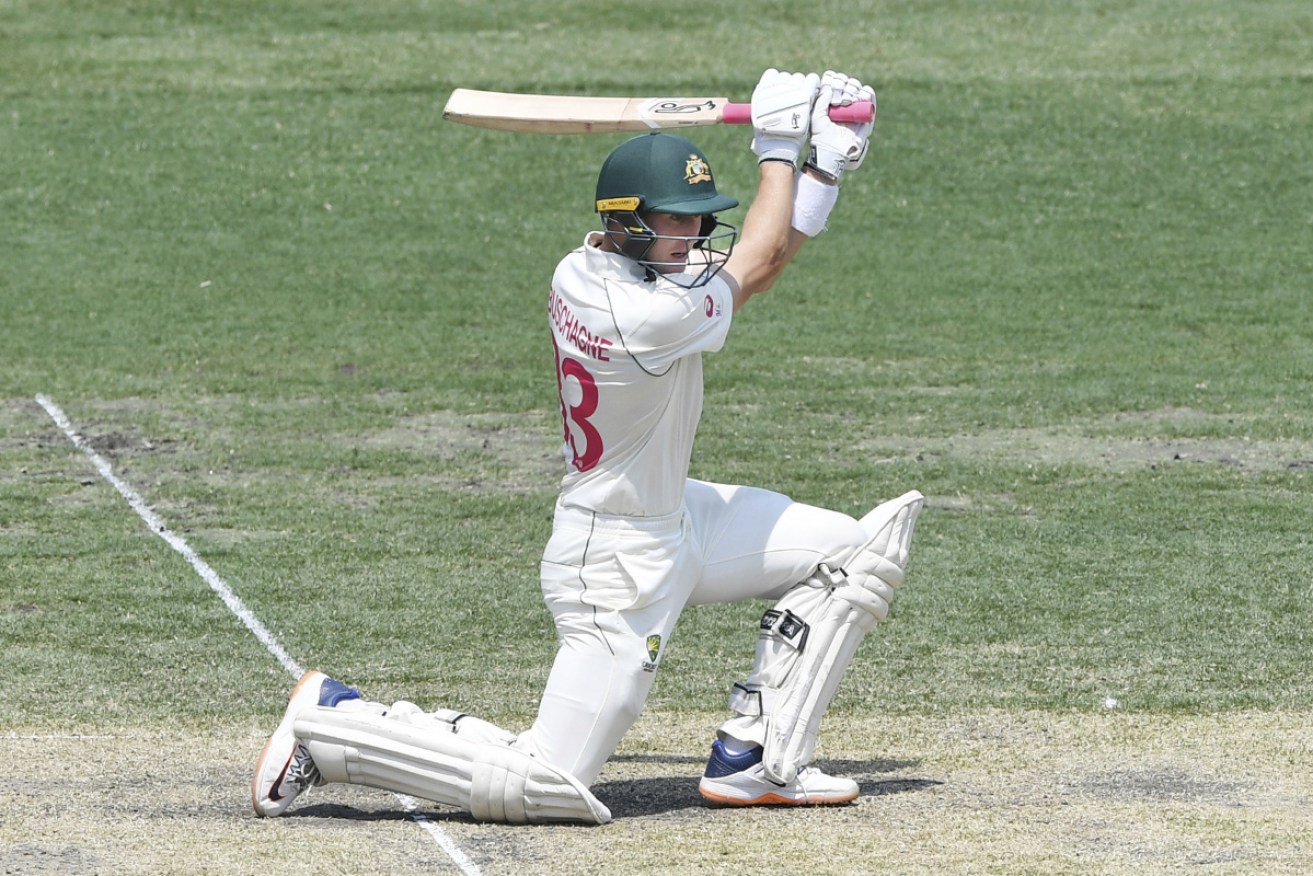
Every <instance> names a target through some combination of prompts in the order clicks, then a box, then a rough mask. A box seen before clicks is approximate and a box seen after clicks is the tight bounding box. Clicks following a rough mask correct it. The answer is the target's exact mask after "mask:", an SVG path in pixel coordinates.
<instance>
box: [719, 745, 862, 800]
mask: <svg viewBox="0 0 1313 876" xmlns="http://www.w3.org/2000/svg"><path fill="white" fill-rule="evenodd" d="M698 792H699V793H701V794H702V796H703V797H706V798H707V799H708V800H710V801H711V802H713V803H720V804H722V805H725V806H825V805H832V804H835V803H851V802H852V801H853V800H856V799H857V793H858V788H857V783H856V782H854V781H853V780H852V779H840V778H835V777H834V776H827V775H826V774H825V773H823V772H821V771H820V770H819V769H817V768H816V767H813V766H805V767H803V768H802V769H800V770H798V775H797V777H795V778H794V780H793V781H792V782H788V783H784V784H782V783H780V782H775V781H772V780H771V779H770V778H768V777H767V775H766V768H765V767H764V766H763V765H762V763H761V746H756V747H754V748H752V749H751V750H749V751H745V752H743V753H742V754H737V755H732V754H730V753H729V752H727V751H725V746H724V745H722V744H721V742H720V740H719V739H717V740H716V741H715V742H713V743H711V759H710V760H708V761H707V770H706V772H705V773H704V774H703V776H702V781H701V782H699V783H698Z"/></svg>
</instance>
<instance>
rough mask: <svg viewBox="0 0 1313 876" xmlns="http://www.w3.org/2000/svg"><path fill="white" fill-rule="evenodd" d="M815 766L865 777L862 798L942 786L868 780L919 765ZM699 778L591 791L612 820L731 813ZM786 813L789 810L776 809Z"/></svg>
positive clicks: (614, 784) (657, 758) (645, 759)
mask: <svg viewBox="0 0 1313 876" xmlns="http://www.w3.org/2000/svg"><path fill="white" fill-rule="evenodd" d="M613 760H617V761H622V762H630V763H652V762H667V763H696V764H699V765H700V764H702V763H704V762H705V760H706V759H705V758H702V757H688V756H683V755H680V756H670V755H627V756H620V757H616V758H613ZM817 766H818V767H820V768H821V769H823V770H824V771H825V772H827V773H830V774H831V775H841V776H854V777H863V776H864V777H867V778H858V779H857V786H858V788H860V789H861V794H862V796H863V797H881V796H887V795H890V794H905V793H909V792H912V791H920V790H923V789H925V788H930V787H934V786H936V785H940V784H942V782H939V781H937V780H933V779H914V778H906V779H894V778H870V776H871V775H872V774H881V773H894V772H901V771H903V770H908V769H914V768H915V767H917V766H919V762H918V761H896V760H871V761H857V760H842V761H840V760H833V761H818V762H817ZM698 778H699V777H698V776H666V777H660V778H642V779H622V780H612V781H605V782H599V783H598V784H597V785H595V786H594V787H593V788H592V791H593V793H594V794H596V795H597V797H598V799H599V800H601V801H602V802H603V803H605V804H606V805H607V807H608V808H609V809H610V810H611V815H612V816H613V817H615V818H641V817H644V816H659V815H669V814H673V813H676V812H681V811H684V810H692V809H721V808H724V809H732V808H733V807H720V806H715V805H714V804H711V803H709V802H708V801H706V800H704V799H703V798H702V795H701V794H699V793H698ZM779 808H780V809H781V811H787V810H789V809H790V808H791V807H779Z"/></svg>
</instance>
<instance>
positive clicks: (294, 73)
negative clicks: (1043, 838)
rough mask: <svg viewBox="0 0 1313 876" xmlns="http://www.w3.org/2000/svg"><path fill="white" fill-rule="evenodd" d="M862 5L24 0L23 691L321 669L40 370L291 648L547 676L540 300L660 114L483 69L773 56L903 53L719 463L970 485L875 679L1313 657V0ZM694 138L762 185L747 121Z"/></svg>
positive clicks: (437, 670)
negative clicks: (558, 131) (225, 586)
mask: <svg viewBox="0 0 1313 876" xmlns="http://www.w3.org/2000/svg"><path fill="white" fill-rule="evenodd" d="M857 6H859V7H860V8H861V9H862V10H863V11H864V13H865V15H864V16H863V18H862V21H861V23H860V26H849V24H848V23H846V22H845V21H844V19H843V14H844V13H845V10H850V9H852V8H853V4H851V3H845V4H839V3H823V4H820V6H819V7H817V6H816V5H815V4H812V5H811V6H809V7H807V8H806V9H804V8H803V7H801V6H798V5H797V4H781V3H762V4H755V5H754V10H755V11H754V13H753V14H752V15H745V14H744V13H743V12H742V11H741V10H739V9H738V8H737V7H734V8H731V7H729V6H727V5H724V4H713V5H712V6H711V7H708V6H706V5H705V4H691V3H682V2H681V3H673V4H663V5H662V6H661V8H660V11H652V12H649V13H646V14H644V15H643V16H636V15H634V14H633V12H632V10H630V9H629V8H628V7H621V6H616V5H614V4H602V3H592V2H572V3H566V4H554V5H553V11H552V12H551V13H550V14H549V13H548V12H546V11H543V8H542V7H540V6H539V5H536V4H531V3H520V2H517V3H509V2H508V3H492V4H488V3H438V2H428V3H426V2H420V0H415V2H400V0H396V2H387V3H371V4H355V3H324V2H315V3H309V2H305V3H294V2H282V3H275V4H264V3H249V2H236V0H232V2H221V3H209V4H204V5H198V4H192V3H177V2H175V3H167V2H135V3H120V4H86V3H40V4H37V3H26V2H0V154H3V156H4V160H3V166H2V167H0V241H3V244H2V246H3V270H0V305H2V307H3V314H4V317H3V322H2V323H0V345H2V346H0V349H2V351H3V352H2V353H0V362H2V364H3V367H2V368H0V401H2V405H0V566H2V567H3V568H4V570H5V571H4V574H3V578H2V579H0V662H2V663H3V665H5V666H6V678H7V681H8V687H9V692H10V697H9V700H10V709H9V710H8V711H7V713H6V718H5V720H4V724H6V725H9V726H13V727H19V728H22V727H40V728H64V729H72V730H82V731H87V730H90V729H94V728H96V727H100V726H128V727H132V726H143V727H155V726H160V725H165V726H168V725H170V724H171V723H173V722H181V723H184V724H187V725H189V726H205V725H207V724H208V723H210V722H219V723H235V724H239V725H241V724H245V723H258V724H261V725H267V724H268V723H269V722H270V720H271V719H272V718H273V716H275V715H276V714H278V712H279V711H280V709H281V704H280V698H281V696H282V694H283V691H284V690H285V688H286V686H287V679H286V677H285V675H284V674H283V672H282V670H281V669H280V668H279V667H278V666H277V665H276V664H275V663H274V662H273V661H272V659H270V658H269V656H268V655H267V654H266V653H265V652H264V649H263V648H262V647H261V646H260V645H259V644H258V643H257V642H255V640H254V639H253V638H251V636H250V635H249V633H247V632H246V631H245V630H244V629H243V628H242V627H241V626H240V625H239V624H238V623H237V622H236V620H235V619H234V618H233V617H232V616H231V615H230V614H229V613H228V611H227V610H226V609H225V608H224V607H223V605H222V604H221V603H220V602H219V601H218V600H217V599H215V598H214V597H213V596H212V594H210V593H209V591H208V589H207V588H206V587H205V585H204V583H203V582H202V581H200V580H199V579H198V578H197V577H196V576H195V574H194V573H193V572H192V571H191V570H190V569H189V568H188V567H187V566H186V565H185V563H183V561H182V560H181V559H180V558H178V557H177V556H176V555H174V554H173V553H172V552H170V551H169V549H168V548H167V546H165V545H164V543H163V542H161V541H159V540H158V539H156V538H154V537H153V536H152V535H151V534H150V533H148V532H147V531H146V530H145V528H144V526H143V525H142V524H141V523H140V521H139V520H137V519H136V517H135V516H133V515H132V514H131V513H130V511H129V510H128V509H127V507H126V505H125V504H124V503H123V501H122V500H121V498H120V497H119V496H117V495H116V494H115V493H113V492H112V491H111V490H110V489H109V488H108V487H107V486H106V485H105V484H104V483H103V481H101V480H100V478H99V476H98V475H97V474H96V473H95V472H94V470H93V469H92V468H91V467H90V465H89V463H88V462H87V461H86V460H85V458H83V457H82V456H81V455H80V454H78V453H77V452H76V451H75V450H74V449H73V448H72V446H71V445H69V444H68V443H67V442H66V441H65V440H64V438H63V436H62V435H60V434H59V433H58V431H57V430H56V429H55V427H54V426H53V424H52V423H51V422H50V421H49V419H48V418H47V417H46V416H45V414H44V412H43V411H42V410H41V409H40V408H39V407H38V406H37V405H36V404H35V403H34V402H33V397H34V396H35V395H36V394H38V393H45V394H48V395H49V396H50V397H51V398H52V399H53V400H54V401H55V402H56V403H58V404H60V405H62V406H63V407H64V409H65V410H66V411H67V412H68V414H69V416H70V417H71V418H72V420H73V421H74V423H75V424H78V426H79V428H80V429H82V430H83V431H84V433H85V434H86V435H87V437H88V438H89V439H90V440H91V442H92V443H93V445H95V446H96V447H97V448H98V449H99V450H100V451H101V452H103V453H105V454H106V456H108V457H109V458H110V459H112V460H113V461H114V464H115V466H116V470H117V471H118V472H119V473H120V474H121V476H123V477H124V478H125V479H126V480H127V481H128V482H129V483H132V484H133V485H134V486H135V487H136V488H137V489H138V490H140V491H141V492H142V494H143V495H144V496H145V497H146V499H147V500H148V501H149V502H150V503H151V504H152V506H153V507H155V508H156V510H158V511H159V513H160V514H161V516H162V517H163V518H164V519H166V520H167V521H169V522H170V525H171V526H174V527H176V528H177V530H178V531H180V532H181V533H183V534H184V535H185V536H186V537H187V538H188V539H189V541H190V542H191V543H192V544H193V546H194V547H195V548H196V549H197V551H198V552H199V553H200V554H201V555H202V556H203V557H205V558H206V559H207V561H209V562H210V563H211V564H212V565H213V566H214V567H215V568H216V569H217V570H218V571H219V573H220V574H221V575H222V576H223V577H224V578H225V580H227V581H228V582H229V583H230V584H231V585H232V586H233V588H234V589H235V590H236V591H237V592H238V594H239V595H240V596H241V598H242V599H243V600H245V601H246V603H247V604H248V605H249V606H250V608H251V609H252V611H253V612H254V613H255V614H256V615H257V616H258V617H260V618H261V619H262V620H264V621H265V622H266V623H267V624H268V625H269V626H270V628H271V629H272V630H273V631H274V632H275V634H276V635H277V636H278V637H279V638H280V641H282V643H283V644H284V645H285V646H286V647H287V648H288V650H289V651H290V652H291V653H292V654H293V655H294V657H295V658H296V659H297V660H299V661H301V662H302V663H304V664H306V665H322V666H324V667H326V668H328V669H331V670H332V671H334V672H337V673H339V674H341V675H342V676H344V677H346V678H348V679H350V680H352V681H354V682H357V683H359V684H361V685H363V686H364V687H366V689H367V691H368V692H369V693H370V694H371V695H374V696H376V697H378V698H386V697H388V696H408V697H413V698H415V699H419V700H422V701H425V702H434V703H436V702H449V703H452V704H456V705H460V706H462V707H465V708H469V709H471V710H472V711H476V712H478V713H480V714H483V715H486V716H487V717H490V718H493V719H496V720H503V721H506V722H508V723H511V724H515V725H517V726H518V725H523V724H524V723H526V722H527V721H528V720H529V719H530V718H531V717H532V713H533V710H534V707H535V705H536V697H537V692H538V690H539V688H540V686H541V683H542V680H543V678H544V677H545V672H546V666H547V663H548V661H549V660H550V656H551V653H552V650H553V634H552V630H551V624H550V620H549V619H548V617H547V615H546V611H545V609H543V608H542V607H541V604H540V600H539V596H538V593H537V585H536V564H537V558H538V553H539V551H540V549H541V545H542V544H543V542H544V540H545V538H546V536H547V534H548V532H549V531H550V510H551V503H552V498H553V494H554V490H553V486H554V479H555V477H556V476H557V468H556V463H555V452H556V451H555V447H554V446H553V441H554V440H555V439H556V436H557V434H558V428H559V427H558V425H557V423H556V419H555V417H556V412H555V409H556V404H557V403H556V401H555V395H554V394H555V388H554V382H553V379H552V376H551V371H550V367H551V366H550V362H551V359H550V356H551V354H550V345H549V344H547V338H546V324H545V321H544V313H543V309H542V303H543V301H544V296H545V290H546V286H547V282H548V278H549V276H550V271H551V268H552V266H553V265H554V263H555V260H556V259H557V258H558V257H559V256H560V255H561V254H562V253H564V252H565V251H566V250H567V249H569V248H571V247H572V246H574V245H576V244H577V242H578V241H579V239H581V237H582V235H583V234H584V232H585V231H586V230H588V229H589V228H591V227H592V225H593V221H594V220H593V216H592V214H591V213H590V207H589V195H590V192H591V187H592V184H593V180H594V175H595V172H596V168H597V167H598V165H599V164H600V161H601V159H602V158H603V157H604V156H605V154H606V152H607V151H609V149H610V148H611V147H612V146H613V145H614V144H615V143H617V142H618V141H619V139H620V138H618V137H529V136H516V135H509V134H502V133H494V132H483V131H477V130H474V129H469V128H460V127H457V126H451V125H446V124H444V123H443V122H442V121H441V120H440V109H441V106H442V103H443V101H444V100H445V98H446V95H447V93H448V92H449V91H450V89H451V88H453V87H456V86H458V85H464V86H474V87H487V88H500V89H505V90H537V91H544V92H552V91H557V92H579V93H585V92H586V93H594V94H644V93H654V92H660V91H670V92H684V93H696V92H711V93H726V94H730V95H733V96H735V97H737V98H739V99H746V97H747V96H748V95H749V94H750V92H751V87H752V84H753V82H754V81H755V78H756V75H757V74H758V72H759V71H760V68H762V67H763V66H766V65H769V64H775V65H778V66H784V67H790V66H792V67H817V68H823V67H826V66H835V67H846V68H849V69H851V70H853V71H854V72H856V73H858V74H859V75H863V76H865V77H867V78H869V79H871V80H872V81H874V83H875V85H876V87H877V90H878V92H879V98H880V123H879V130H878V132H877V137H876V141H875V145H874V146H873V148H872V153H871V157H870V158H869V159H868V166H867V167H865V168H863V170H862V171H861V172H860V173H859V174H858V175H856V176H854V177H853V178H852V179H851V180H849V181H847V182H846V184H845V192H844V195H843V197H842V199H841V201H840V204H839V207H838V209H837V210H836V213H835V215H834V218H833V220H832V228H831V229H830V230H829V231H827V232H826V234H825V235H824V236H822V237H821V238H820V239H818V240H817V241H816V242H815V243H814V244H813V245H811V246H809V248H808V249H807V250H806V251H805V252H804V253H803V255H802V256H801V257H800V258H799V260H798V262H797V264H796V265H795V266H794V268H793V269H792V270H791V272H790V273H789V274H788V275H787V276H786V277H785V279H784V280H782V281H781V282H780V284H779V285H778V286H777V288H776V289H775V290H773V291H772V292H770V293H769V295H768V296H767V297H766V298H764V299H762V300H759V301H756V302H754V303H753V304H752V305H751V306H750V307H749V308H748V309H747V310H745V311H744V312H743V313H742V314H741V316H740V317H739V319H738V320H737V324H736V327H735V329H734V332H733V333H732V336H731V340H730V342H729V344H728V346H727V348H726V350H725V352H723V353H721V354H718V355H715V356H712V357H709V359H708V403H707V411H706V415H705V418H704V426H703V431H702V436H701V441H700V444H699V445H698V448H697V450H696V454H695V460H694V473H695V475H696V476H699V477H704V478H707V479H712V480H720V481H728V482H742V483H751V484H760V485H763V486H769V487H772V488H776V489H781V490H784V491H786V492H789V493H790V494H792V495H794V496H796V497H797V498H799V499H803V500H805V501H809V502H814V503H817V504H822V505H826V506H829V507H834V508H837V509H840V510H843V511H847V512H851V513H856V514H860V513H862V512H864V511H865V510H866V509H867V508H869V507H870V506H871V505H872V504H874V502H875V501H876V500H877V499H879V498H881V497H885V496H888V495H892V494H895V493H897V492H901V491H902V490H904V489H908V488H913V487H915V488H917V489H920V490H922V491H923V492H924V493H926V494H927V496H929V497H930V506H929V509H928V510H927V512H926V513H925V515H924V517H923V518H922V522H921V526H920V530H919V532H918V536H917V542H916V545H915V549H914V560H913V564H912V570H911V574H910V576H909V581H908V584H907V587H906V589H905V592H904V593H903V594H902V595H901V596H900V600H899V602H898V604H897V605H896V607H895V611H894V615H893V619H892V621H891V622H890V623H889V624H888V625H887V626H886V627H885V628H884V629H883V630H882V631H881V632H880V633H879V634H878V635H877V636H876V637H875V638H874V639H873V640H872V641H871V642H869V643H867V645H865V646H864V648H863V652H862V658H861V661H862V663H861V665H860V666H859V667H858V669H857V670H855V671H854V672H853V673H852V676H851V677H850V679H849V680H848V683H846V685H845V687H844V689H843V693H842V694H841V696H840V699H839V702H838V703H837V704H836V709H837V710H839V711H840V712H848V713H862V714H868V713H871V712H877V713H880V712H899V713H911V714H920V713H932V714H954V713H971V712H975V711H980V710H988V709H1005V710H1012V709H1031V710H1043V711H1057V712H1077V713H1079V712H1086V711H1094V710H1100V709H1102V708H1103V706H1102V703H1103V700H1104V698H1105V697H1107V696H1112V697H1115V698H1116V699H1118V700H1119V701H1120V703H1121V707H1122V708H1123V709H1126V710H1131V711H1142V712H1145V713H1154V714H1172V713H1210V712H1227V711H1232V710H1242V709H1258V710H1264V709H1271V710H1278V709H1293V710H1305V711H1306V710H1309V709H1311V708H1313V684H1310V682H1309V680H1308V675H1307V672H1306V671H1304V667H1305V666H1306V663H1307V655H1308V654H1309V651H1310V646H1313V633H1310V629H1313V610H1311V609H1310V607H1309V606H1310V604H1313V600H1310V599H1309V596H1310V585H1309V583H1308V582H1309V581H1310V580H1311V578H1313V576H1310V569H1311V565H1310V560H1309V556H1310V551H1309V548H1310V535H1309V532H1310V528H1309V526H1308V521H1309V517H1308V509H1309V500H1310V492H1311V491H1310V484H1309V478H1308V477H1307V473H1308V472H1309V470H1310V468H1313V401H1311V399H1313V395H1310V393H1309V385H1310V382H1311V379H1313V315H1311V314H1310V310H1309V305H1308V301H1307V295H1308V290H1309V289H1310V287H1311V286H1313V201H1311V200H1310V191H1313V187H1311V184H1313V140H1311V139H1310V138H1309V137H1308V131H1309V130H1310V129H1311V128H1313V100H1310V96H1309V84H1310V78H1311V77H1313V67H1311V66H1310V64H1309V60H1308V54H1307V46H1308V45H1309V40H1310V38H1313V12H1311V11H1310V9H1309V7H1308V6H1307V4H1305V3H1296V2H1270V3H1261V4H1240V3H1234V2H1209V0H1191V2H1166V0H1162V2H1139V3H1074V4H1053V3H1046V2H1041V0H1027V2H1022V0H1016V2H993V3H984V4H968V3H955V2H939V3H895V2H888V3H868V4H857ZM812 9H815V10H816V11H808V10H812ZM799 28H800V29H801V30H799ZM581 45H587V46H589V48H588V49H587V50H581V48H580V46H581ZM695 138H696V139H697V140H698V141H699V142H700V143H701V144H702V145H703V147H704V149H705V150H706V151H707V152H708V154H709V156H710V157H711V159H712V161H713V164H714V166H715V167H716V170H717V172H718V174H719V180H720V185H721V187H722V188H724V189H726V190H728V191H731V192H734V193H738V194H740V195H743V196H746V195H748V194H749V193H750V191H751V184H752V178H753V167H752V163H751V157H750V155H749V153H748V151H747V142H746V141H747V135H746V134H745V132H744V131H742V130H728V129H717V130H706V131H702V132H698V133H697V134H696V135H695ZM745 199H746V198H745ZM734 218H739V219H741V213H740V214H739V215H737V216H736V217H734ZM760 610H761V606H760V605H744V606H729V607H719V608H714V609H706V610H699V611H696V612H691V613H690V614H689V615H687V616H686V618H685V620H684V621H683V623H682V625H681V627H680V629H679V632H678V634H677V637H676V640H675V642H674V643H673V645H672V648H671V651H670V652H669V656H668V660H667V663H666V664H665V670H664V671H663V674H662V676H661V678H660V679H659V681H658V684H657V689H656V692H655V693H654V696H653V700H652V703H651V706H652V708H653V709H655V710H658V711H660V710H669V711H671V712H675V711H683V710H689V709H715V708H718V707H719V706H720V704H721V703H722V702H723V698H724V695H725V691H726V689H727V687H728V685H729V683H730V682H731V681H733V680H734V679H736V678H738V677H740V676H741V674H742V673H743V672H744V671H745V670H746V668H747V665H748V661H749V659H750V655H751V651H752V643H753V637H754V631H753V621H754V618H755V616H756V615H757V614H758V613H759V612H760Z"/></svg>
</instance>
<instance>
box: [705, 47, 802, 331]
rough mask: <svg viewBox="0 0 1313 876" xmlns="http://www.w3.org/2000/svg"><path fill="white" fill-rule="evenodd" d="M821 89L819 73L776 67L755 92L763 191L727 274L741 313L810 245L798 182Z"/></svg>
mask: <svg viewBox="0 0 1313 876" xmlns="http://www.w3.org/2000/svg"><path fill="white" fill-rule="evenodd" d="M819 88H820V77H819V76H817V75H816V74H815V73H809V74H804V73H784V72H781V71H779V70H775V69H773V68H772V69H769V70H767V71H766V72H764V73H762V74H761V79H760V80H758V82H757V87H756V88H754V89H753V91H752V127H753V131H752V133H753V137H752V151H753V152H754V153H756V155H757V167H758V173H759V179H758V182H757V192H756V194H755V195H754V196H753V199H752V206H750V207H749V208H748V215H747V216H746V217H745V219H744V220H743V232H742V234H740V235H739V240H738V243H736V244H735V246H734V251H733V252H732V253H730V257H729V260H728V261H727V262H726V263H725V269H724V271H722V274H721V275H722V276H723V277H725V279H726V280H727V281H728V282H729V284H730V288H731V289H732V290H733V292H734V309H735V310H736V311H737V310H738V309H739V308H740V307H742V306H743V305H744V303H746V302H747V300H748V299H749V298H751V297H752V296H753V295H756V294H757V293H759V292H764V291H766V290H767V289H769V288H770V287H771V285H772V284H773V283H774V282H775V279H776V278H777V277H778V276H779V275H780V273H781V272H782V271H783V270H784V268H785V267H786V266H787V265H788V263H789V261H790V260H791V259H792V258H793V256H794V255H796V254H797V252H798V250H799V249H800V248H801V247H802V244H803V242H804V241H805V237H803V236H801V235H799V234H797V233H796V232H795V231H794V230H793V228H792V226H791V217H792V215H793V197H794V177H795V176H796V174H797V161H798V157H799V155H800V154H801V153H802V149H803V147H804V146H805V145H806V143H807V135H808V133H809V130H810V122H811V110H812V104H813V102H814V101H815V100H816V94H817V92H818V90H819ZM800 238H801V239H800Z"/></svg>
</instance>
